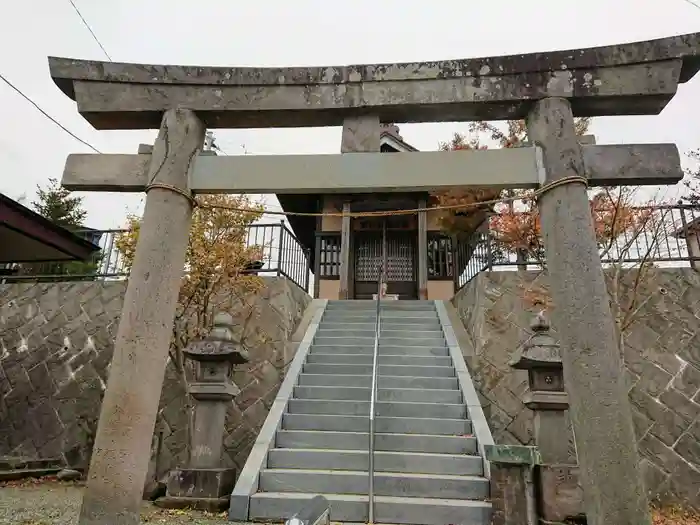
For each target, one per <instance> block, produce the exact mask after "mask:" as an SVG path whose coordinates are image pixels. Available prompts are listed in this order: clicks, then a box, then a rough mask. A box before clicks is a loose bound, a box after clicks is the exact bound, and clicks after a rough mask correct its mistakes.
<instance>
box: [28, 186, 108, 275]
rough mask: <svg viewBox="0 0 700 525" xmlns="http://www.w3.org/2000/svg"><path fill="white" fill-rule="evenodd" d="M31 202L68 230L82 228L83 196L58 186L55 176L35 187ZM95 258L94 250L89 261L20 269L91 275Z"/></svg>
mask: <svg viewBox="0 0 700 525" xmlns="http://www.w3.org/2000/svg"><path fill="white" fill-rule="evenodd" d="M32 205H33V206H34V209H35V210H36V212H37V213H39V214H40V215H41V216H43V217H44V218H46V219H48V220H50V221H51V222H53V223H54V224H56V225H58V226H61V227H63V228H66V229H67V230H69V231H74V230H79V229H81V228H83V227H84V224H83V222H84V221H85V217H86V216H87V211H85V210H84V209H83V198H82V197H76V196H75V195H73V194H72V193H71V192H70V191H69V190H67V189H65V188H63V187H61V185H60V184H59V182H58V180H56V179H49V183H48V184H47V185H46V187H44V188H42V187H41V186H37V192H36V200H35V201H34V202H32ZM99 260H100V254H99V253H97V254H95V255H94V256H93V257H92V260H90V261H72V262H65V263H58V262H56V263H35V264H22V270H21V272H22V273H23V274H27V275H92V274H94V273H95V271H96V270H97V266H98V264H99ZM90 279H92V277H90ZM50 280H55V279H50Z"/></svg>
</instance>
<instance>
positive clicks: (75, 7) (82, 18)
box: [68, 0, 112, 62]
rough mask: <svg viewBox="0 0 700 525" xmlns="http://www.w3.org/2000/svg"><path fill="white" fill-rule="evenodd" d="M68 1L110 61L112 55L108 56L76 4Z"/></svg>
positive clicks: (71, 0)
mask: <svg viewBox="0 0 700 525" xmlns="http://www.w3.org/2000/svg"><path fill="white" fill-rule="evenodd" d="M68 1H69V2H70V5H72V6H73V9H75V12H76V13H77V14H78V16H79V17H80V19H81V20H82V21H83V25H84V26H85V27H87V30H88V31H90V34H91V35H92V38H94V39H95V42H97V45H98V46H100V49H101V50H102V52H103V53H104V54H105V56H106V57H107V59H108V60H109V61H110V62H112V57H111V56H109V53H107V50H106V49H105V48H104V46H103V45H102V42H100V39H99V38H97V35H95V32H94V31H93V30H92V28H91V27H90V25H89V24H88V23H87V21H86V20H85V18H84V17H83V15H82V14H81V13H80V9H78V6H76V5H75V2H73V0H68Z"/></svg>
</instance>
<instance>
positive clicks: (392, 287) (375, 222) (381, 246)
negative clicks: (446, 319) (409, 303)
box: [352, 216, 418, 299]
mask: <svg viewBox="0 0 700 525" xmlns="http://www.w3.org/2000/svg"><path fill="white" fill-rule="evenodd" d="M407 219H408V220H407ZM410 219H412V217H410V216H409V217H387V218H383V217H382V218H376V219H369V220H366V221H363V222H362V223H360V224H358V225H357V226H358V227H357V228H356V229H355V230H354V231H353V242H352V245H353V251H354V261H353V262H354V279H353V280H354V283H355V293H354V298H355V299H372V296H373V294H376V293H377V290H378V287H379V275H380V272H381V267H382V261H383V260H385V261H386V273H385V277H386V281H387V294H389V295H391V294H397V295H398V296H399V299H417V298H418V279H417V275H418V272H417V269H416V266H417V252H418V249H417V248H418V246H417V244H418V242H417V241H418V231H417V229H415V228H413V227H411V226H413V222H414V221H411V220H410Z"/></svg>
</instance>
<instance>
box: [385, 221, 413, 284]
mask: <svg viewBox="0 0 700 525" xmlns="http://www.w3.org/2000/svg"><path fill="white" fill-rule="evenodd" d="M386 244H387V246H386V251H387V254H386V267H387V268H386V280H387V282H406V281H413V280H414V279H415V242H413V239H412V237H411V236H409V235H405V234H404V233H403V232H401V233H399V232H387V243H386Z"/></svg>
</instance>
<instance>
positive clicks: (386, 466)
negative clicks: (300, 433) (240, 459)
mask: <svg viewBox="0 0 700 525" xmlns="http://www.w3.org/2000/svg"><path fill="white" fill-rule="evenodd" d="M267 467H268V468H271V469H305V470H359V471H366V470H368V469H369V456H368V453H367V451H366V450H333V449H303V448H278V449H273V450H271V451H270V453H269V455H268V460H267ZM374 469H375V472H407V473H416V474H449V475H454V476H464V475H469V476H481V475H483V473H484V467H483V462H482V460H481V458H480V457H479V456H463V455H458V454H426V453H415V452H386V451H375V453H374Z"/></svg>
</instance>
